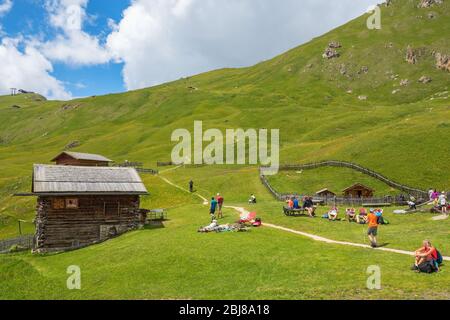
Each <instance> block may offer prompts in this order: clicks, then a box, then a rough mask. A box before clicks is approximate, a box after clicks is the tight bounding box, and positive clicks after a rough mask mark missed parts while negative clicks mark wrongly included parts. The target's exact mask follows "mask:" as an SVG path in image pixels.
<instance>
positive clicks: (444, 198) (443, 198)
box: [439, 191, 447, 214]
mask: <svg viewBox="0 0 450 320" xmlns="http://www.w3.org/2000/svg"><path fill="white" fill-rule="evenodd" d="M439 205H440V206H441V210H442V214H447V194H446V193H445V191H442V194H441V195H440V196H439Z"/></svg>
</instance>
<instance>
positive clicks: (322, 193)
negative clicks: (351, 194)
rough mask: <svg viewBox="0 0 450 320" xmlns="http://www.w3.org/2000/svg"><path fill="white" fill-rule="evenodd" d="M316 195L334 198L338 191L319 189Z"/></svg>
mask: <svg viewBox="0 0 450 320" xmlns="http://www.w3.org/2000/svg"><path fill="white" fill-rule="evenodd" d="M316 196H317V197H322V198H334V197H335V196H336V193H334V192H333V191H330V190H328V189H327V188H325V189H322V190H319V191H317V192H316Z"/></svg>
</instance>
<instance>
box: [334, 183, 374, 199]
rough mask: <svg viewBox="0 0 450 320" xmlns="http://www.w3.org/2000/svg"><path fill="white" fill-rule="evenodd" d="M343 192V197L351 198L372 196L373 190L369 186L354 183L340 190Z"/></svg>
mask: <svg viewBox="0 0 450 320" xmlns="http://www.w3.org/2000/svg"><path fill="white" fill-rule="evenodd" d="M342 192H343V194H344V197H351V198H372V197H373V195H374V193H375V190H373V189H372V188H369V187H367V186H365V185H363V184H361V183H356V184H354V185H352V186H351V187H348V188H347V189H345V190H344V191H342Z"/></svg>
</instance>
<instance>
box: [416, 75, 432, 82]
mask: <svg viewBox="0 0 450 320" xmlns="http://www.w3.org/2000/svg"><path fill="white" fill-rule="evenodd" d="M431 81H433V80H432V79H431V78H430V77H427V76H422V77H420V79H419V80H418V82H419V83H423V84H427V83H430V82H431Z"/></svg>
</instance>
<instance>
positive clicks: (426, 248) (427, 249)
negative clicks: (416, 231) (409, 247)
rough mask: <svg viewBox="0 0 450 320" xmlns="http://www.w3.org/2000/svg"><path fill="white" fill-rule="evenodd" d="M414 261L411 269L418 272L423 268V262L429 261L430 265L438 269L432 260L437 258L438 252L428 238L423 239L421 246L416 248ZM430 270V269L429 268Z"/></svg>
mask: <svg viewBox="0 0 450 320" xmlns="http://www.w3.org/2000/svg"><path fill="white" fill-rule="evenodd" d="M415 255H416V261H415V263H414V266H413V268H412V269H413V270H415V271H417V272H420V270H421V269H422V270H423V266H422V265H423V264H426V263H429V264H430V266H431V267H436V268H437V270H436V271H439V266H436V265H435V263H434V261H436V260H437V259H438V252H437V250H436V248H434V247H433V246H432V245H431V242H430V241H429V240H424V241H423V246H422V247H421V248H420V249H417V250H416V252H415ZM430 270H431V269H430Z"/></svg>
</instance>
